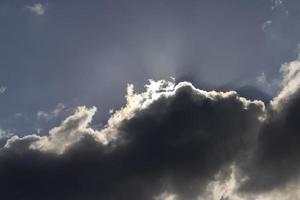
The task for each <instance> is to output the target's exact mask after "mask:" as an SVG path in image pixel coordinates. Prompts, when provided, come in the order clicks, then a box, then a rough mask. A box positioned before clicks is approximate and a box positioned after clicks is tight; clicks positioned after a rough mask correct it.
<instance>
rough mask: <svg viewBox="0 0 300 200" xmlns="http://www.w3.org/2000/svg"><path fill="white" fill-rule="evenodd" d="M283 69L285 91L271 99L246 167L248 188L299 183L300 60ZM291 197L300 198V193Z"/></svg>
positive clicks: (255, 190) (268, 187)
mask: <svg viewBox="0 0 300 200" xmlns="http://www.w3.org/2000/svg"><path fill="white" fill-rule="evenodd" d="M281 71H282V73H283V80H282V90H281V92H280V93H279V94H278V96H277V97H275V98H274V99H273V100H272V101H271V105H270V109H268V113H267V118H266V121H265V122H264V123H263V126H262V128H261V130H260V133H259V137H258V141H257V146H256V148H255V150H254V153H253V156H252V160H251V161H250V164H249V165H248V166H247V168H246V171H247V176H248V180H247V181H246V183H245V184H244V186H243V190H245V191H249V192H257V191H268V190H274V189H277V188H278V187H283V188H287V187H288V188H290V187H292V186H290V184H292V183H293V182H299V176H298V174H299V173H300V171H299V168H300V160H299V152H300V148H299V142H300V136H299V132H300V126H299V119H300V112H299V111H300V76H299V72H300V61H299V60H296V61H293V62H290V63H287V64H284V65H283V66H282V68H281ZM292 185H293V184H292ZM291 199H300V195H299V194H298V196H297V198H291Z"/></svg>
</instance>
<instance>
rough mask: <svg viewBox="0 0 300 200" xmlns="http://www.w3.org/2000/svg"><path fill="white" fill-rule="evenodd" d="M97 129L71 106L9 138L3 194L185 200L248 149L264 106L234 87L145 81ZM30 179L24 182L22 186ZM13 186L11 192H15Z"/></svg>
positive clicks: (0, 163) (86, 111) (0, 165)
mask: <svg viewBox="0 0 300 200" xmlns="http://www.w3.org/2000/svg"><path fill="white" fill-rule="evenodd" d="M126 99H127V103H126V105H125V106H124V107H123V108H121V109H120V110H118V111H116V112H115V113H114V114H113V115H112V116H111V118H110V119H109V120H108V123H107V125H106V126H105V127H104V128H103V129H102V130H94V129H93V128H91V126H90V123H91V120H92V117H93V116H94V114H95V112H96V108H95V107H92V108H87V107H79V108H78V109H77V110H76V111H75V113H74V114H73V115H71V116H69V117H68V118H66V119H65V120H64V121H63V122H62V123H61V124H60V126H58V127H55V128H53V129H51V130H50V132H49V135H48V136H38V135H28V136H25V137H18V136H14V137H12V138H11V139H9V140H8V142H7V143H6V145H5V147H4V148H2V149H1V151H0V176H1V177H2V178H1V179H2V180H5V181H1V183H0V187H1V188H5V189H4V190H3V191H2V193H1V195H2V197H3V198H10V199H19V198H22V199H58V198H60V199H72V200H74V199H75V200H76V199H90V200H93V199H99V198H100V199H123V198H124V196H126V199H132V200H134V199H144V200H147V199H149V200H150V199H151V200H152V199H167V200H174V199H176V200H177V199H178V200H180V199H193V198H195V197H197V196H198V195H199V194H200V193H201V191H205V189H206V185H207V184H208V183H209V182H210V181H211V179H213V178H214V176H215V174H217V173H218V174H222V175H223V177H224V178H225V177H226V174H227V171H228V170H227V169H228V168H229V167H230V166H231V165H232V163H233V162H237V161H238V160H243V159H244V158H245V157H246V155H247V154H248V153H249V150H250V148H251V146H253V144H254V142H255V141H256V137H257V134H256V133H258V130H259V127H260V124H261V118H262V117H263V115H264V109H265V108H264V103H263V102H261V101H250V100H247V99H245V98H242V97H240V96H239V95H238V94H237V93H236V92H233V91H231V92H216V91H211V92H207V91H203V90H199V89H196V88H195V87H194V86H193V85H191V84H190V83H188V82H181V83H178V84H177V85H175V84H174V83H171V82H168V81H158V82H154V81H151V82H150V83H149V84H148V85H146V91H145V92H142V93H135V92H134V90H133V86H132V85H129V86H128V94H127V96H126ZM29 182H30V184H28V183H29ZM16 188H18V190H17V191H15V189H16Z"/></svg>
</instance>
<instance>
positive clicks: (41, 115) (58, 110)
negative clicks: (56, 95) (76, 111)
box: [36, 103, 67, 121]
mask: <svg viewBox="0 0 300 200" xmlns="http://www.w3.org/2000/svg"><path fill="white" fill-rule="evenodd" d="M66 109H67V107H66V106H65V105H64V104H62V103H59V104H57V105H56V107H55V108H54V110H51V111H48V112H46V111H38V112H37V114H36V116H37V118H38V119H43V120H46V121H49V120H51V119H53V118H55V117H58V116H59V115H60V114H62V113H63V112H64V111H66Z"/></svg>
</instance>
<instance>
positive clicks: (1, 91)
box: [0, 86, 7, 94]
mask: <svg viewBox="0 0 300 200" xmlns="http://www.w3.org/2000/svg"><path fill="white" fill-rule="evenodd" d="M6 90H7V87H6V86H0V94H4V93H5V92H6Z"/></svg>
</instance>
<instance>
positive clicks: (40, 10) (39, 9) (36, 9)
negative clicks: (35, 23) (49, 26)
mask: <svg viewBox="0 0 300 200" xmlns="http://www.w3.org/2000/svg"><path fill="white" fill-rule="evenodd" d="M26 8H27V10H29V11H30V12H32V13H34V14H36V15H43V14H45V12H46V10H47V5H45V4H42V3H35V4H33V5H31V6H27V7H26Z"/></svg>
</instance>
